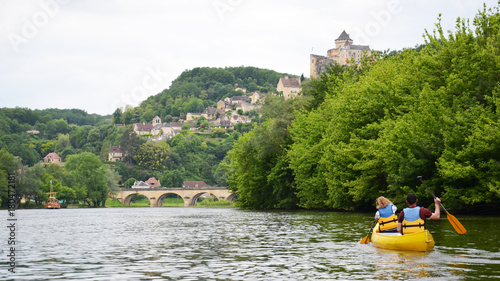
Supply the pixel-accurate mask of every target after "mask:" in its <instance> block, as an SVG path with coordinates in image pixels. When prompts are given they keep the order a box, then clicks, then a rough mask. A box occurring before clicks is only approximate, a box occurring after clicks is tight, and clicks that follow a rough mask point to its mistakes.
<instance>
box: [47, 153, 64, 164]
mask: <svg viewBox="0 0 500 281" xmlns="http://www.w3.org/2000/svg"><path fill="white" fill-rule="evenodd" d="M43 162H44V163H62V158H61V156H59V155H57V153H55V152H51V153H49V154H47V156H45V157H43Z"/></svg>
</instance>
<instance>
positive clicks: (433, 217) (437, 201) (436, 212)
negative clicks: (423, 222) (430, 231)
mask: <svg viewBox="0 0 500 281" xmlns="http://www.w3.org/2000/svg"><path fill="white" fill-rule="evenodd" d="M439 204H441V199H439V198H438V197H436V198H434V205H435V208H434V213H432V215H431V216H430V217H429V218H430V219H431V220H438V219H439V218H440V217H441V210H440V208H439V206H440V205H439Z"/></svg>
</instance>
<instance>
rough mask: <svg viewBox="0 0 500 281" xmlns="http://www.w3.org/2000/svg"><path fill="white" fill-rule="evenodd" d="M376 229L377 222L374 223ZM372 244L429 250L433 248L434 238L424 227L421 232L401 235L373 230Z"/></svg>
mask: <svg viewBox="0 0 500 281" xmlns="http://www.w3.org/2000/svg"><path fill="white" fill-rule="evenodd" d="M375 229H378V223H377V224H376V225H375V228H374V230H375ZM371 241H372V244H373V246H375V247H378V248H384V249H390V250H403V251H420V252H422V251H429V250H432V249H433V248H434V238H432V235H431V233H430V232H429V231H428V230H427V229H426V230H425V231H422V232H417V233H411V234H405V235H401V234H399V233H377V232H375V231H373V233H372V237H371Z"/></svg>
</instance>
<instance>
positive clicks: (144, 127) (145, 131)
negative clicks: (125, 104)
mask: <svg viewBox="0 0 500 281" xmlns="http://www.w3.org/2000/svg"><path fill="white" fill-rule="evenodd" d="M152 129H153V124H152V123H134V132H135V133H136V134H138V135H139V136H143V135H149V134H151V130H152Z"/></svg>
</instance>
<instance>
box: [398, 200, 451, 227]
mask: <svg viewBox="0 0 500 281" xmlns="http://www.w3.org/2000/svg"><path fill="white" fill-rule="evenodd" d="M417 202H418V199H417V195H415V194H414V193H410V194H408V196H407V197H406V204H408V207H407V208H404V209H403V210H402V211H401V213H399V219H398V224H397V230H398V232H399V233H401V234H410V233H416V232H420V231H424V230H425V229H426V227H425V220H426V219H427V218H430V219H433V220H438V219H439V217H440V216H441V213H440V210H439V203H441V200H440V199H439V198H437V197H436V198H435V199H434V204H435V205H436V206H437V208H436V209H435V211H434V213H433V212H431V211H429V210H427V209H426V208H424V207H418V206H417Z"/></svg>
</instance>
